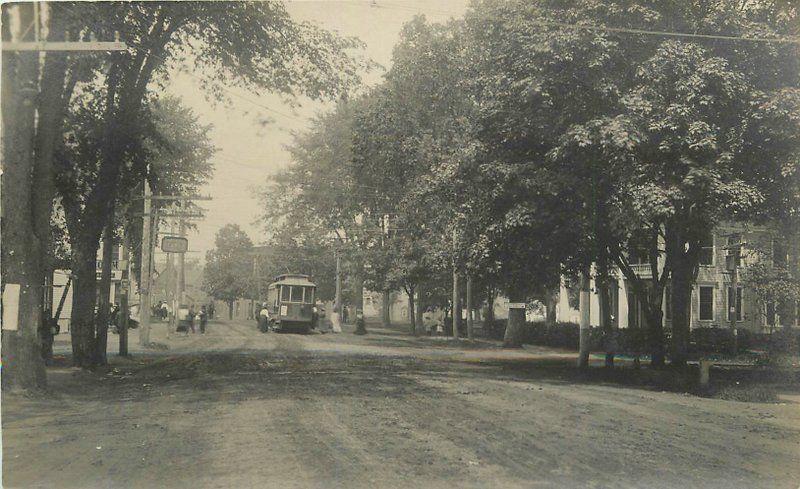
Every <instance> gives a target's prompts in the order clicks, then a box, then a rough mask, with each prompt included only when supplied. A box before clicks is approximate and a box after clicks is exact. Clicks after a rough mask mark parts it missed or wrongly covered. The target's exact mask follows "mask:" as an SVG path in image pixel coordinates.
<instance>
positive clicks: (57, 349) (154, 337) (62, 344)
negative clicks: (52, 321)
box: [53, 321, 178, 355]
mask: <svg viewBox="0 0 800 489" xmlns="http://www.w3.org/2000/svg"><path fill="white" fill-rule="evenodd" d="M139 331H140V328H136V329H129V330H128V353H146V352H152V351H153V349H151V348H143V347H142V346H140V345H139ZM168 332H169V323H167V322H161V321H156V322H153V323H151V324H150V343H157V344H162V345H168V343H169V339H168V338H167V334H168ZM169 334H170V335H172V336H174V335H176V334H178V333H175V332H174V331H173V332H169ZM106 351H107V353H108V354H109V355H116V354H118V353H119V335H118V334H114V333H112V332H111V331H109V332H108V346H107V350H106ZM71 353H72V334H70V333H69V332H62V333H60V334H59V335H57V336H56V337H55V340H54V341H53V355H69V354H71Z"/></svg>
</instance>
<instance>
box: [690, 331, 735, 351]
mask: <svg viewBox="0 0 800 489" xmlns="http://www.w3.org/2000/svg"><path fill="white" fill-rule="evenodd" d="M689 341H690V349H691V352H692V353H695V354H699V355H707V354H725V355H730V354H733V353H734V346H735V344H736V339H735V338H734V336H733V331H731V330H730V329H727V328H696V329H693V330H691V332H690V333H689Z"/></svg>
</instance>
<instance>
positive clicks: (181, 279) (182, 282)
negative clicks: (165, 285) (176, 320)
mask: <svg viewBox="0 0 800 489" xmlns="http://www.w3.org/2000/svg"><path fill="white" fill-rule="evenodd" d="M178 236H180V237H181V238H183V237H186V221H184V219H183V218H180V221H179V224H178ZM185 257H186V253H178V306H179V307H180V305H181V304H183V299H184V294H185V293H186V269H185V266H186V261H185Z"/></svg>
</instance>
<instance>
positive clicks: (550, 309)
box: [544, 289, 559, 328]
mask: <svg viewBox="0 0 800 489" xmlns="http://www.w3.org/2000/svg"><path fill="white" fill-rule="evenodd" d="M558 292H559V291H558V289H556V291H553V290H548V291H546V292H545V296H544V308H545V318H544V323H545V325H546V326H547V327H548V328H550V327H554V326H555V325H556V307H557V305H558Z"/></svg>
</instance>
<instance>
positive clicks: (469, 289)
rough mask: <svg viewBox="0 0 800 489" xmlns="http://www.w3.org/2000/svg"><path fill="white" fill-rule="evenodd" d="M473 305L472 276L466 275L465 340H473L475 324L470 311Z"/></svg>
mask: <svg viewBox="0 0 800 489" xmlns="http://www.w3.org/2000/svg"><path fill="white" fill-rule="evenodd" d="M473 307H474V305H473V304H472V276H471V275H467V338H469V339H471V340H472V339H474V338H475V332H474V327H475V323H474V320H473V318H472V309H473Z"/></svg>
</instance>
